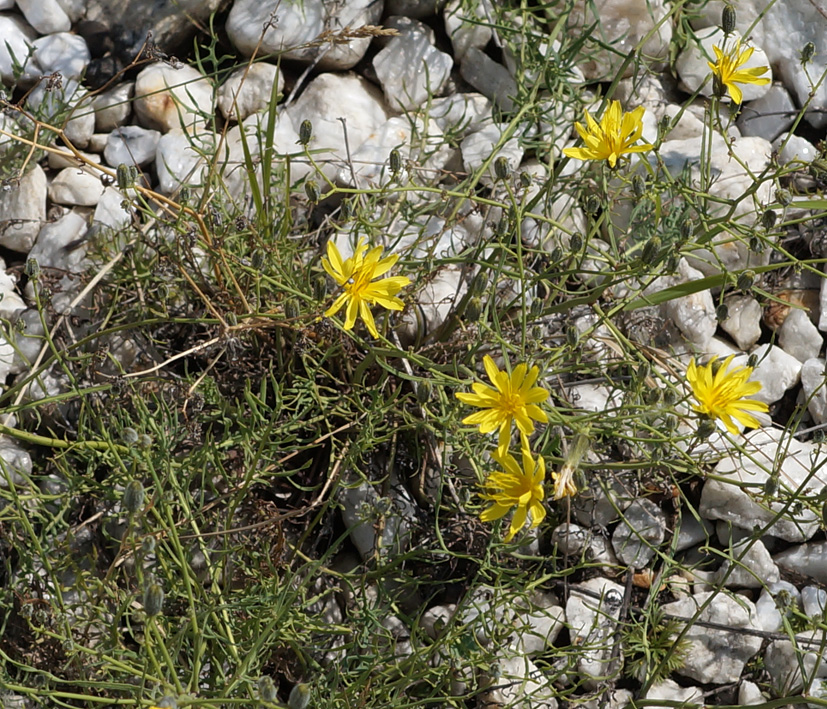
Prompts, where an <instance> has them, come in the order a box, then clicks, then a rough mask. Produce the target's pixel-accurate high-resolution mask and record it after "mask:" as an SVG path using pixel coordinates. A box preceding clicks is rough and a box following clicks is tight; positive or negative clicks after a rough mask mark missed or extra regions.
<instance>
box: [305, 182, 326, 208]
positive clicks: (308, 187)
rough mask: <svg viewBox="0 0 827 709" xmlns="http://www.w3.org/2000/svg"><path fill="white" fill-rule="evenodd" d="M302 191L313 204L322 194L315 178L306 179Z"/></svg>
mask: <svg viewBox="0 0 827 709" xmlns="http://www.w3.org/2000/svg"><path fill="white" fill-rule="evenodd" d="M304 193H305V194H306V195H307V199H309V200H310V201H311V202H313V203H314V204H315V203H316V202H318V201H319V198H320V197H321V196H322V193H321V190H320V189H319V183H318V182H316V180H308V181H307V182H305V183H304Z"/></svg>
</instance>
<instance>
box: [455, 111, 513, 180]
mask: <svg viewBox="0 0 827 709" xmlns="http://www.w3.org/2000/svg"><path fill="white" fill-rule="evenodd" d="M508 128H509V126H508V124H505V123H492V124H491V125H487V126H485V127H484V128H482V129H481V130H478V131H477V132H476V133H471V134H470V135H469V136H467V137H466V138H465V139H464V140H463V141H462V143H460V150H461V151H462V164H463V166H464V167H465V169H466V170H467V171H468V172H476V170H478V169H479V168H480V167H482V165H483V164H484V163H486V162H488V160H489V158H491V156H492V155H494V146H495V145H497V144H498V143H499V142H500V139H501V138H502V135H503V133H504V132H505V131H506V130H508ZM499 157H504V158H505V159H506V161H507V162H508V166H509V168H510V169H511V170H512V171H514V170H516V169H517V168H518V167H519V166H520V162H521V161H522V159H523V149H522V147H520V141H519V140H518V139H517V138H516V137H511V138H509V139H508V140H507V141H506V142H505V144H504V145H502V146H501V147H500V148H499V150H497V151H496V155H494V158H493V159H492V160H491V161H490V163H488V169H487V170H486V171H485V172H484V173H483V174H482V176H481V177H480V181H481V182H483V183H484V184H486V185H493V184H494V183H495V182H496V181H497V177H496V175H495V174H494V161H495V160H496V159H497V158H499Z"/></svg>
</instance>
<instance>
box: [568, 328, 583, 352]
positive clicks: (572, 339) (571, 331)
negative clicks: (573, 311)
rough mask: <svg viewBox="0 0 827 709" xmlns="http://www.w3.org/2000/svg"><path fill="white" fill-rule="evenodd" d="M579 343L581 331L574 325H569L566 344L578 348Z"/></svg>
mask: <svg viewBox="0 0 827 709" xmlns="http://www.w3.org/2000/svg"><path fill="white" fill-rule="evenodd" d="M578 342H580V331H579V330H578V329H577V328H576V327H575V326H574V325H569V327H567V328H566V343H567V344H568V346H569V347H577V343H578Z"/></svg>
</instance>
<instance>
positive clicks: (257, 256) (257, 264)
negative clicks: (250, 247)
mask: <svg viewBox="0 0 827 709" xmlns="http://www.w3.org/2000/svg"><path fill="white" fill-rule="evenodd" d="M250 265H251V266H252V267H253V270H254V271H260V270H261V269H262V267H263V266H264V251H263V250H262V249H256V250H255V251H253V253H252V255H251V256H250Z"/></svg>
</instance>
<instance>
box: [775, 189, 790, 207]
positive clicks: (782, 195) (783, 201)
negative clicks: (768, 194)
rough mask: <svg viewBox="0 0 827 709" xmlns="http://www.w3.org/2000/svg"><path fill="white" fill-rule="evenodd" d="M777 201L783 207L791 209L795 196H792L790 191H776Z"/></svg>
mask: <svg viewBox="0 0 827 709" xmlns="http://www.w3.org/2000/svg"><path fill="white" fill-rule="evenodd" d="M775 199H776V200H777V201H778V204H780V205H781V206H782V207H789V206H790V204H792V201H793V196H792V195H791V194H790V192H789V190H776V192H775Z"/></svg>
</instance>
